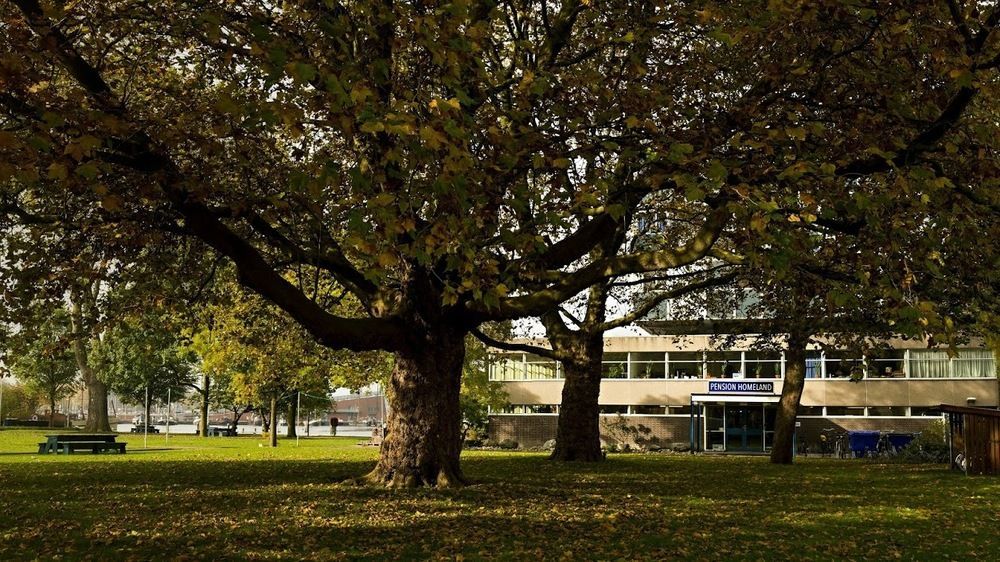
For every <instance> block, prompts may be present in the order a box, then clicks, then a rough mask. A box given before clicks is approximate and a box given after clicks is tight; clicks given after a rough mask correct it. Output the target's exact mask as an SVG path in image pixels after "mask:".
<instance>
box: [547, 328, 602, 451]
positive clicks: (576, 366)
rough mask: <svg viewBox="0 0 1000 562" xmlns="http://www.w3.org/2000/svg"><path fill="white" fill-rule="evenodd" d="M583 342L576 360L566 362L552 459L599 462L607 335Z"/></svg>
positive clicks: (573, 354)
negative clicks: (602, 361)
mask: <svg viewBox="0 0 1000 562" xmlns="http://www.w3.org/2000/svg"><path fill="white" fill-rule="evenodd" d="M581 339H585V341H584V342H583V344H582V345H581V346H580V347H579V348H578V349H575V350H573V352H572V353H571V357H572V358H573V359H572V360H569V361H563V362H562V367H563V376H564V381H563V390H562V402H561V403H560V404H559V425H558V429H557V430H556V447H555V449H553V451H552V456H551V457H549V458H551V459H552V460H558V461H584V462H596V461H600V460H603V459H604V455H603V454H602V453H601V425H600V409H599V406H598V395H599V394H600V392H601V359H602V358H603V356H604V341H603V334H599V335H598V336H597V337H596V338H593V337H586V336H582V337H581Z"/></svg>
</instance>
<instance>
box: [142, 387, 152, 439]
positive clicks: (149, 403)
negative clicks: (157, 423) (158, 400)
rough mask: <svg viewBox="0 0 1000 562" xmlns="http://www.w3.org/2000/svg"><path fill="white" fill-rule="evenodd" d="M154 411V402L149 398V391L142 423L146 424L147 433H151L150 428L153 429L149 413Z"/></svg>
mask: <svg viewBox="0 0 1000 562" xmlns="http://www.w3.org/2000/svg"><path fill="white" fill-rule="evenodd" d="M152 409H153V400H152V399H150V398H149V391H148V390H147V394H146V404H145V405H144V406H143V414H142V418H143V420H142V421H143V423H145V424H146V428H147V429H146V430H145V431H149V428H152V427H153V420H151V419H150V418H149V412H150V411H151V410H152Z"/></svg>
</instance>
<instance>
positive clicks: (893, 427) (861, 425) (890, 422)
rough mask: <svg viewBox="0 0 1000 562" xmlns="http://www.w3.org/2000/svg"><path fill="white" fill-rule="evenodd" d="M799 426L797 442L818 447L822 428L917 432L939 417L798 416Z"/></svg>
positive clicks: (796, 435)
mask: <svg viewBox="0 0 1000 562" xmlns="http://www.w3.org/2000/svg"><path fill="white" fill-rule="evenodd" d="M799 421H800V422H801V424H802V425H801V426H800V427H799V428H798V429H796V431H795V437H796V439H797V440H798V441H799V443H800V444H801V443H803V442H804V443H805V444H806V445H807V446H810V448H816V447H818V444H819V442H820V434H821V431H822V430H823V429H829V428H834V429H837V430H838V431H856V430H868V431H892V432H899V433H917V432H920V431H924V430H925V429H927V427H928V426H930V425H931V424H932V423H934V422H940V421H941V419H940V418H934V417H926V418H919V417H915V418H862V417H859V418H799Z"/></svg>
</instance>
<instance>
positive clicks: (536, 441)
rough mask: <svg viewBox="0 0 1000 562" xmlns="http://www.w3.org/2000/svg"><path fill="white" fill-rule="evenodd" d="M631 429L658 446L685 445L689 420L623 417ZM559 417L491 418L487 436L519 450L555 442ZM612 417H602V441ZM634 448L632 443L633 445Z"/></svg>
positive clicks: (515, 416)
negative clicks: (645, 430) (643, 429)
mask: <svg viewBox="0 0 1000 562" xmlns="http://www.w3.org/2000/svg"><path fill="white" fill-rule="evenodd" d="M624 418H625V419H626V420H628V422H629V424H630V425H631V426H633V427H638V426H639V425H642V426H645V427H647V428H649V430H650V431H649V433H648V434H645V437H646V438H647V439H649V438H653V437H655V438H656V439H657V440H658V441H659V442H660V444H661V446H669V445H670V444H671V443H687V442H688V435H689V429H690V423H691V422H690V418H688V417H687V416H684V417H665V416H624ZM558 419H559V418H558V416H553V415H493V416H490V427H489V436H490V439H492V440H494V441H502V440H504V439H512V440H514V441H517V443H518V444H519V445H520V446H521V447H538V446H541V445H542V444H543V443H545V442H546V441H548V440H549V439H555V438H556V425H557V423H558ZM608 419H614V416H601V420H602V425H601V428H602V429H601V437H602V439H603V438H606V437H607V436H606V435H605V433H606V432H605V431H604V423H603V422H604V420H608ZM633 444H634V443H633Z"/></svg>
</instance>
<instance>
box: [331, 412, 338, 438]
mask: <svg viewBox="0 0 1000 562" xmlns="http://www.w3.org/2000/svg"><path fill="white" fill-rule="evenodd" d="M339 424H340V420H338V419H337V418H336V417H332V416H331V417H330V435H337V425H339Z"/></svg>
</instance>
